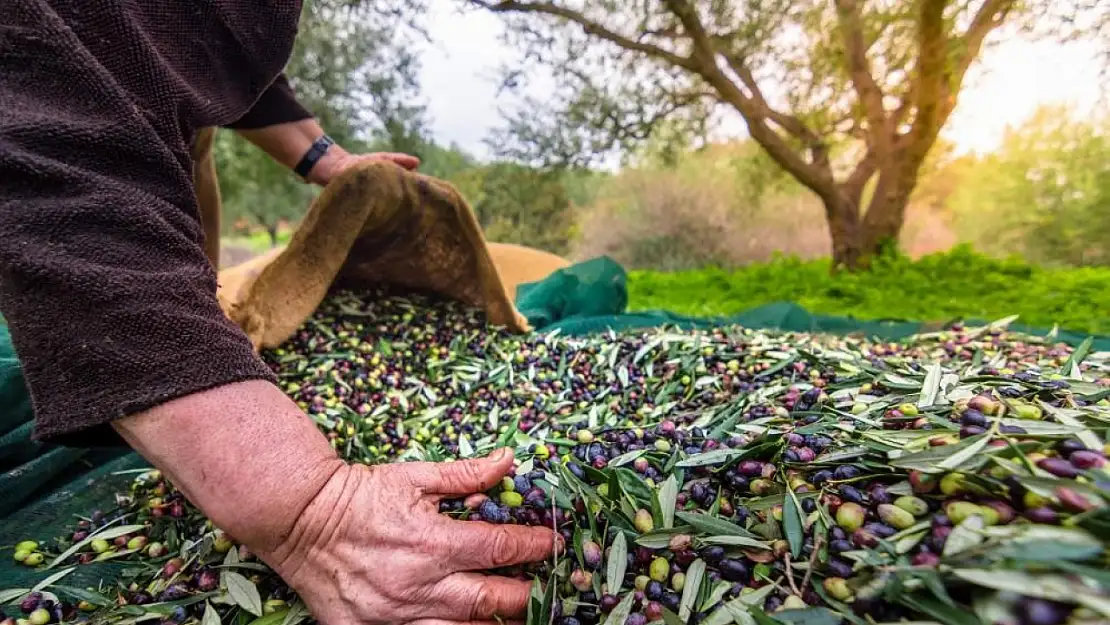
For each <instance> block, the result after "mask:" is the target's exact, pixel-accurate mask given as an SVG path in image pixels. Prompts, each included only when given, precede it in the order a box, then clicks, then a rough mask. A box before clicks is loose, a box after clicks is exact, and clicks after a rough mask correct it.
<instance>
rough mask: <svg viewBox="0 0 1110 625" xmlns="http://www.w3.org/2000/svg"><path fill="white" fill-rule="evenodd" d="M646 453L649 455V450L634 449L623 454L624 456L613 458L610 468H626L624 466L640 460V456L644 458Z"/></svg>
mask: <svg viewBox="0 0 1110 625" xmlns="http://www.w3.org/2000/svg"><path fill="white" fill-rule="evenodd" d="M646 453H647V450H645V449H634V450H632V451H629V452H626V453H623V454H621V455H619V456H617V457H616V458H613V459H612V460H610V461H609V466H610V467H620V466H624V465H626V464H628V463H629V462H633V461H635V460H636V459H637V458H639V457H640V456H643V455H644V454H646Z"/></svg>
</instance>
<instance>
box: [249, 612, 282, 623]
mask: <svg viewBox="0 0 1110 625" xmlns="http://www.w3.org/2000/svg"><path fill="white" fill-rule="evenodd" d="M288 615H289V608H283V609H281V610H274V611H273V612H271V613H269V614H267V615H266V616H262V617H259V618H256V619H254V620H253V621H250V622H249V623H247V625H281V624H282V623H284V622H285V617H286V616H288Z"/></svg>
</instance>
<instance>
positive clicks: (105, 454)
mask: <svg viewBox="0 0 1110 625" xmlns="http://www.w3.org/2000/svg"><path fill="white" fill-rule="evenodd" d="M627 305H628V290H627V282H626V275H625V272H624V269H623V268H622V267H621V266H620V265H619V264H618V263H616V262H615V261H613V260H612V259H609V258H607V257H600V258H596V259H593V260H590V261H586V262H583V263H579V264H576V265H572V266H570V267H568V268H566V269H562V270H559V271H557V272H555V273H554V274H552V275H551V276H549V277H548V278H546V279H544V280H542V281H540V282H534V283H531V284H524V285H521V286H520V287H518V289H517V307H518V308H519V309H520V312H521V313H522V314H524V315H525V316H526V317H527V318H528V320H529V321H530V322H531V324H532V325H533V327H535V328H536V329H537V330H541V331H558V332H560V333H562V334H568V335H583V334H591V333H597V332H606V331H610V330H612V331H618V332H619V331H628V330H636V329H646V328H652V327H660V326H672V327H680V328H685V329H690V328H706V327H712V326H720V325H730V324H739V325H743V326H747V327H750V328H757V329H778V330H788V331H794V332H825V333H834V334H863V335H867V336H870V337H873V338H879V339H884V340H898V339H901V338H905V337H908V336H911V335H913V334H916V333H918V332H920V331H922V328H923V327H924V324H923V323H920V322H909V321H862V320H858V319H854V318H851V317H832V316H825V315H815V314H812V313H810V312H808V311H807V310H805V309H804V308H802V307H801V306H798V305H797V304H794V303H791V302H776V303H771V304H767V305H764V306H760V307H758V308H753V309H750V310H747V311H745V312H742V313H739V314H737V315H734V316H731V317H718V318H697V317H686V316H681V315H676V314H673V313H668V312H664V311H648V312H636V313H629V312H625V311H626V308H627ZM969 322H972V323H982V322H983V321H982V320H969ZM1011 328H1012V329H1014V330H1018V331H1021V332H1026V333H1029V334H1035V335H1040V336H1044V335H1045V334H1047V333H1048V332H1049V331H1048V330H1047V329H1044V328H1033V327H1028V326H1022V325H1018V324H1014V325H1012V326H1011ZM1085 338H1087V336H1086V335H1084V334H1077V333H1073V332H1058V333H1057V339H1058V340H1060V341H1062V342H1065V343H1068V344H1071V345H1077V344H1079V343H1080V342H1082V341H1083V340H1084V339H1085ZM1092 348H1093V349H1095V350H1098V351H1102V350H1110V337H1094V341H1093V345H1092ZM31 423H32V414H31V405H30V400H29V399H28V397H27V393H26V389H25V387H24V384H23V378H22V376H21V375H20V371H19V365H18V362H17V360H16V358H15V354H14V351H13V349H12V346H11V341H10V338H9V336H8V333H7V331H6V328H5V327H4V326H3V324H2V321H0V549H2V548H3V547H4V546H10V545H13V544H14V543H16V542H18V541H20V540H24V539H28V538H42V537H47V536H55V535H58V534H59V533H61V532H62V531H63V529H64V526H65V525H66V524H67V523H72V522H73V521H74V520H75V517H76V515H79V514H87V513H88V512H89V511H91V510H94V509H97V508H105V509H107V508H111V507H112V506H113V493H115V492H118V491H119V490H121V489H122V488H126V486H127V485H128V483H129V482H130V481H131V479H132V477H133V475H132V473H133V472H134V471H135V470H137V469H141V468H143V467H145V466H147V464H146V462H145V461H144V460H143V459H142V458H141V457H139V456H138V455H136V454H134V453H132V452H130V451H129V450H126V449H122V450H121V449H108V450H84V449H80V450H79V449H66V448H58V447H50V446H45V445H41V444H38V443H34V442H32V441H31V438H30V435H31ZM123 566H124V565H120V564H113V563H111V562H106V563H102V564H96V565H89V566H82V567H79V569H78V570H77V571H75V572H74V573H73V575H72V577H70V578H68V579H69V582H68V584H69V585H70V586H78V587H82V586H88V585H93V586H95V585H96V583H97V580H100V579H104V580H111V579H114V577H115V575H114V573H115V572H118V571H119V570H120V569H121V568H122V567H123ZM41 577H42V574H41V573H38V572H36V571H34V570H33V569H30V568H27V567H22V566H19V565H17V564H16V563H15V562H13V561H12V560H11V559H10V558H6V557H5V558H2V559H0V588H12V587H27V586H29V585H33V583H34V582H36V581H38V580H39V579H40V578H41Z"/></svg>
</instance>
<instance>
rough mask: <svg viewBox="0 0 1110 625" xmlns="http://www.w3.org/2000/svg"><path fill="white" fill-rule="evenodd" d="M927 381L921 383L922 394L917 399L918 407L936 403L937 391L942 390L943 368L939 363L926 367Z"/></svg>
mask: <svg viewBox="0 0 1110 625" xmlns="http://www.w3.org/2000/svg"><path fill="white" fill-rule="evenodd" d="M926 370H927V373H926V374H925V382H924V383H922V385H921V396H920V397H919V398H918V400H917V407H918V408H925V407H928V406H932V405H933V404H935V403H936V400H937V393H938V392H939V391H940V377H941V368H940V364H939V363H933V364H931V365H929V366H928V367H926Z"/></svg>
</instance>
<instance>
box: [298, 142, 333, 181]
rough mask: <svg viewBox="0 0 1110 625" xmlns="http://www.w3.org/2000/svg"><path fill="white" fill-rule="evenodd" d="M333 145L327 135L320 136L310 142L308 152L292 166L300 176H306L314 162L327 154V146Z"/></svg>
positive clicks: (314, 164)
mask: <svg viewBox="0 0 1110 625" xmlns="http://www.w3.org/2000/svg"><path fill="white" fill-rule="evenodd" d="M332 145H335V141H333V140H332V138H331V137H329V136H327V135H323V136H321V137H320V138H319V139H317V140H315V141H313V142H312V147H310V148H308V152H305V155H304V156H303V157H301V161H300V162H299V163H297V166H296V167H294V168H293V171H294V172H296V174H297V175H298V176H300V177H301V178H308V173H309V172H310V171H312V168H313V167H315V166H316V163H317V162H319V160H320V159H321V158H322V157H323V156H324V154H327V152H328V148H330V147H331V146H332Z"/></svg>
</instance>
